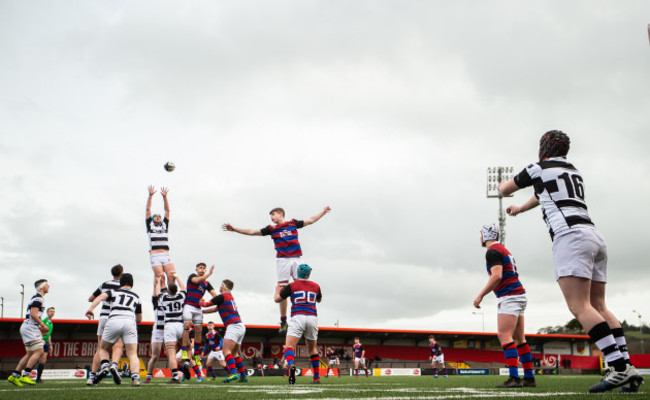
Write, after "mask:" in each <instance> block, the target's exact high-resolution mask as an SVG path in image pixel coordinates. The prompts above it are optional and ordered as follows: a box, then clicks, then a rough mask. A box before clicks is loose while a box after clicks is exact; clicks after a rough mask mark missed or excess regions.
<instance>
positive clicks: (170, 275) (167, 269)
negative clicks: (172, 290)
mask: <svg viewBox="0 0 650 400" xmlns="http://www.w3.org/2000/svg"><path fill="white" fill-rule="evenodd" d="M162 272H163V274H164V275H165V276H166V277H167V282H172V283H173V282H174V281H175V280H176V267H175V266H174V263H171V264H165V265H163V266H162ZM163 274H161V276H162V275H163ZM154 284H155V281H154ZM164 286H166V285H165V281H162V282H161V284H160V287H164Z"/></svg>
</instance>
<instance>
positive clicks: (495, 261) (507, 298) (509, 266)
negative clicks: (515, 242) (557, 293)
mask: <svg viewBox="0 0 650 400" xmlns="http://www.w3.org/2000/svg"><path fill="white" fill-rule="evenodd" d="M498 240H499V227H498V226H496V225H494V224H491V225H484V226H483V228H482V229H481V246H483V247H485V248H486V249H487V252H486V253H485V260H486V266H487V272H488V275H489V276H490V278H489V279H488V281H487V283H486V284H485V287H483V289H482V290H481V292H480V293H479V294H478V296H476V299H474V307H476V308H481V301H483V298H484V297H485V296H486V295H487V294H488V293H490V292H492V291H494V294H495V295H496V296H497V298H498V304H499V305H498V307H497V330H498V331H499V333H498V335H497V336H498V337H499V342H501V346H502V347H503V352H504V353H505V356H506V364H507V365H508V370H509V373H510V377H509V378H508V380H507V381H505V382H504V383H503V384H502V385H499V386H497V388H518V387H537V384H536V383H535V375H534V374H533V357H532V354H531V353H530V346H528V343H526V336H525V335H524V311H525V310H526V305H527V304H528V299H527V297H526V290H524V286H523V285H522V284H521V282H520V281H519V273H518V272H517V264H516V263H515V259H514V257H513V256H512V254H510V252H509V251H508V250H507V249H506V248H505V247H504V246H503V245H502V244H501V243H499V242H498ZM517 356H519V360H520V361H521V365H522V366H523V367H524V379H523V380H521V379H519V368H518V367H517V366H518V360H517Z"/></svg>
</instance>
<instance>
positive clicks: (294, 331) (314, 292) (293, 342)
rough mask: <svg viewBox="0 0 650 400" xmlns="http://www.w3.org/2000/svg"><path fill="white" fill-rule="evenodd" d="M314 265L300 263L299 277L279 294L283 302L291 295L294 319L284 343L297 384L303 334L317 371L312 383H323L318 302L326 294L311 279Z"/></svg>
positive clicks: (313, 366) (290, 371) (285, 356)
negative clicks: (297, 362) (299, 347)
mask: <svg viewBox="0 0 650 400" xmlns="http://www.w3.org/2000/svg"><path fill="white" fill-rule="evenodd" d="M310 275H311V267H310V266H309V265H307V264H300V265H299V266H298V269H297V271H296V280H295V281H294V282H293V283H291V284H289V285H287V286H285V287H284V288H283V289H282V291H281V292H280V293H276V295H275V302H276V303H280V302H281V301H283V300H284V301H286V299H287V298H289V297H291V321H290V322H289V328H288V330H287V338H286V341H285V345H284V358H285V359H286V360H287V364H288V367H289V384H290V385H294V384H295V383H296V365H295V363H294V361H295V353H294V349H295V348H296V347H297V346H298V342H299V341H300V338H301V337H303V336H304V337H305V343H307V350H308V351H309V354H310V355H309V360H310V361H311V368H312V370H313V373H314V379H313V381H312V383H320V357H319V356H318V348H317V345H318V344H317V339H318V313H317V312H316V303H320V302H321V299H322V297H323V295H322V293H321V290H320V286H319V285H318V284H317V283H316V282H313V281H310V280H309V276H310Z"/></svg>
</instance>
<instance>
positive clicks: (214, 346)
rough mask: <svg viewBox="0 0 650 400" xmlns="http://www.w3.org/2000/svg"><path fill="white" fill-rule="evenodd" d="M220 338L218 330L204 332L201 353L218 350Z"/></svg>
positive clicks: (220, 344)
mask: <svg viewBox="0 0 650 400" xmlns="http://www.w3.org/2000/svg"><path fill="white" fill-rule="evenodd" d="M222 340H223V339H222V338H221V335H220V334H219V332H217V331H216V330H215V331H209V332H208V333H206V334H205V347H204V348H203V353H207V352H208V351H219V350H221V346H222Z"/></svg>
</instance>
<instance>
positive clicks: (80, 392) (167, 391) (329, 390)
mask: <svg viewBox="0 0 650 400" xmlns="http://www.w3.org/2000/svg"><path fill="white" fill-rule="evenodd" d="M505 378H506V377H502V376H450V377H449V378H447V379H444V378H442V377H440V378H438V379H434V378H433V377H431V376H420V377H370V378H365V377H362V376H360V377H359V378H353V377H347V376H346V377H341V378H337V377H329V378H323V379H322V381H323V383H322V384H320V385H312V384H311V378H309V377H298V378H297V383H296V385H294V386H289V385H288V384H287V380H286V378H280V377H265V378H262V377H253V378H249V380H248V383H235V382H233V383H229V384H223V383H221V380H216V381H212V380H206V381H205V382H203V383H197V382H195V381H194V380H192V381H191V382H190V383H187V384H186V383H183V384H180V385H168V384H166V383H165V382H166V380H164V379H154V381H153V382H152V383H150V384H143V385H142V387H139V388H138V387H131V385H130V383H131V382H130V380H124V381H123V384H122V385H120V386H117V385H115V384H114V383H113V382H112V380H110V379H107V380H105V381H103V382H102V383H101V384H100V385H99V386H96V387H86V386H85V381H82V380H75V381H72V380H68V381H63V380H62V381H54V380H51V381H48V382H45V383H43V384H40V385H37V386H30V387H23V388H19V387H15V386H13V385H12V384H10V383H9V382H2V384H1V385H0V399H3V400H10V399H20V400H25V399H38V400H48V399H75V400H77V399H80V400H81V399H89V400H97V399H121V400H125V399H151V400H159V399H192V400H195V399H196V400H199V399H210V400H214V399H228V400H237V399H304V400H309V399H387V400H388V399H390V400H402V399H418V400H420V399H422V400H424V399H484V398H489V399H497V400H498V399H515V398H523V399H526V398H530V399H593V398H594V396H598V397H597V398H598V399H608V398H618V399H620V398H621V395H617V394H615V393H612V394H605V395H593V394H592V395H590V394H588V393H587V389H588V388H589V386H591V385H592V384H594V383H596V382H598V380H599V379H600V378H599V377H598V376H594V375H592V376H539V377H537V384H538V387H537V388H526V389H509V390H505V389H495V388H494V386H495V385H498V384H500V383H502V382H503V381H504V380H505ZM624 397H625V398H632V399H634V398H638V399H641V398H650V392H649V391H648V388H647V387H646V385H642V386H641V390H640V391H639V394H637V395H627V396H624Z"/></svg>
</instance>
